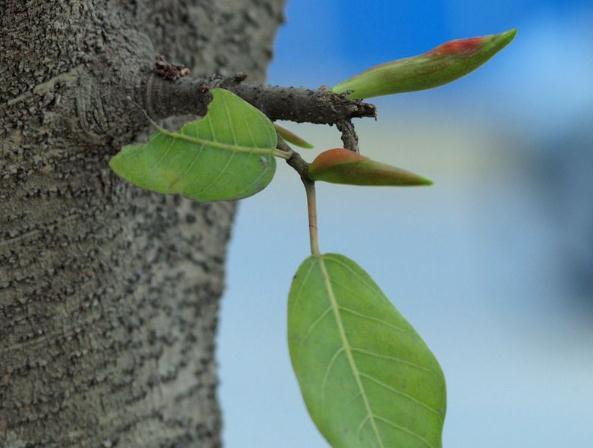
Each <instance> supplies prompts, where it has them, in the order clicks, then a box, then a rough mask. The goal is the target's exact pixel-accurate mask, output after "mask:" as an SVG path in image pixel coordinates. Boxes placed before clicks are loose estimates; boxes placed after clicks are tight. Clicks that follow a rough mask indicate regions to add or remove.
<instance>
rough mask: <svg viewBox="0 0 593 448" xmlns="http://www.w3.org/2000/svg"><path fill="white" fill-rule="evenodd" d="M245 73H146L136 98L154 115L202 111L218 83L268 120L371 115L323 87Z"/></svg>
mask: <svg viewBox="0 0 593 448" xmlns="http://www.w3.org/2000/svg"><path fill="white" fill-rule="evenodd" d="M243 79H245V75H235V76H233V77H227V78H222V77H209V78H206V77H204V78H191V77H183V78H180V79H177V80H175V81H173V80H167V79H163V78H161V77H159V76H155V75H152V74H151V75H148V76H147V78H146V79H145V80H144V82H143V83H142V84H141V87H140V90H139V91H138V92H137V96H136V100H137V102H138V103H139V104H141V105H142V106H143V107H144V108H145V109H146V110H147V112H148V113H149V114H150V116H151V117H152V118H154V119H161V118H166V117H169V116H172V115H184V114H196V115H205V114H206V110H207V105H208V103H209V102H210V101H211V100H212V95H211V94H210V89H212V88H214V87H222V88H225V89H228V90H230V91H231V92H233V93H235V94H236V95H238V96H240V97H241V98H243V99H244V100H245V101H247V102H248V103H250V104H252V105H253V106H255V107H257V108H258V109H259V110H261V111H262V112H263V113H264V114H266V115H267V116H268V117H269V118H270V119H271V120H290V121H295V122H298V123H303V122H308V123H316V124H336V123H338V122H343V121H349V120H350V119H352V118H359V117H375V116H376V110H375V106H373V105H372V104H368V103H364V102H362V101H360V100H350V99H348V98H346V96H345V95H342V94H336V93H333V92H331V91H330V90H327V89H318V90H310V89H305V88H295V87H278V86H268V85H261V84H246V83H242V81H243Z"/></svg>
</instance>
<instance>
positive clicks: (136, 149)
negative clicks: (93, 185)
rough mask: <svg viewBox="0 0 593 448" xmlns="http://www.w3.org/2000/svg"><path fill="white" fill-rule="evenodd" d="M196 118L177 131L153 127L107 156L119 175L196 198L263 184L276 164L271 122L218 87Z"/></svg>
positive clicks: (241, 193) (239, 194)
mask: <svg viewBox="0 0 593 448" xmlns="http://www.w3.org/2000/svg"><path fill="white" fill-rule="evenodd" d="M212 96H213V100H212V102H211V103H210V105H209V106H208V113H207V114H206V116H205V117H204V118H202V119H201V120H196V121H192V122H189V123H187V124H185V125H184V126H183V127H182V128H181V129H180V130H179V131H177V132H169V131H166V130H164V129H160V128H159V130H158V132H156V133H155V134H154V135H153V136H152V137H151V138H150V140H149V141H148V143H146V144H143V145H129V146H125V147H124V148H123V149H122V150H121V151H120V152H119V153H118V154H117V155H116V156H115V157H113V158H112V159H111V161H110V166H111V168H112V169H113V170H114V171H115V172H116V173H117V174H118V175H119V176H121V177H122V178H124V179H125V180H127V181H128V182H131V183H133V184H135V185H138V186H139V187H142V188H145V189H147V190H153V191H158V192H159V193H179V194H181V195H183V196H186V197H188V198H191V199H196V200H199V201H202V202H208V201H220V200H227V199H240V198H244V197H247V196H251V195H253V194H255V193H257V192H258V191H260V190H262V189H263V188H265V187H266V186H267V185H268V184H269V183H270V181H271V180H272V177H273V176H274V172H275V170H276V160H275V159H274V152H275V148H276V143H277V135H276V130H275V128H274V125H273V124H272V122H271V121H270V120H269V119H268V118H267V117H266V116H265V115H264V114H263V113H262V112H260V111H259V110H257V109H256V108H255V107H253V106H251V105H250V104H249V103H247V102H245V101H244V100H242V99H241V98H239V97H238V96H236V95H235V94H233V93H231V92H229V91H227V90H224V89H213V90H212Z"/></svg>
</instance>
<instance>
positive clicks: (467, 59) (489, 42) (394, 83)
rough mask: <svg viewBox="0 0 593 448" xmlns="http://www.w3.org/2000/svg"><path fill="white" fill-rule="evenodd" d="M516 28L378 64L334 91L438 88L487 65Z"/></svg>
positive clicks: (357, 93)
mask: <svg viewBox="0 0 593 448" xmlns="http://www.w3.org/2000/svg"><path fill="white" fill-rule="evenodd" d="M516 33H517V32H516V30H514V29H513V30H510V31H506V32H504V33H501V34H492V35H489V36H482V37H473V38H470V39H458V40H452V41H450V42H447V43H445V44H443V45H440V46H439V47H436V48H435V49H433V50H431V51H429V52H427V53H424V54H422V55H420V56H416V57H411V58H406V59H399V60H397V61H393V62H388V63H386V64H382V65H377V66H375V67H373V68H371V69H369V70H367V71H365V72H362V73H361V74H359V75H357V76H355V77H353V78H351V79H349V80H347V81H344V82H342V83H340V84H338V85H337V86H335V87H334V88H333V89H332V91H333V92H335V93H346V94H347V95H348V97H349V98H351V99H361V98H370V97H373V96H381V95H390V94H393V93H401V92H411V91H415V90H424V89H430V88H433V87H437V86H440V85H443V84H446V83H449V82H451V81H454V80H456V79H457V78H460V77H462V76H464V75H466V74H468V73H470V72H471V71H473V70H475V69H476V68H478V67H479V66H480V65H482V64H484V63H485V62H486V61H487V60H488V59H490V58H491V57H492V56H494V55H495V54H496V53H497V52H499V51H500V50H502V49H503V48H504V47H505V46H507V45H508V44H509V43H510V42H511V41H512V40H513V38H514V37H515V34H516Z"/></svg>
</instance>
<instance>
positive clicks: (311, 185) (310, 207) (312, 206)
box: [303, 179, 321, 257]
mask: <svg viewBox="0 0 593 448" xmlns="http://www.w3.org/2000/svg"><path fill="white" fill-rule="evenodd" d="M303 185H304V186H305V192H306V193H307V211H308V215H309V240H310V242H311V255H314V256H316V257H318V256H319V255H321V253H320V252H319V235H318V232H317V200H316V198H315V182H313V181H311V180H304V179H303Z"/></svg>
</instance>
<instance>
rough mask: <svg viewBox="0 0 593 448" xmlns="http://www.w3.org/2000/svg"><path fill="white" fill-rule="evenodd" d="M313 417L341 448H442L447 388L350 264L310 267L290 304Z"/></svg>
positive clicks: (319, 261) (296, 355)
mask: <svg viewBox="0 0 593 448" xmlns="http://www.w3.org/2000/svg"><path fill="white" fill-rule="evenodd" d="M288 343H289V349H290V358H291V361H292V365H293V368H294V370H295V373H296V376H297V379H298V382H299V385H300V387H301V392H302V394H303V397H304V399H305V404H306V405H307V409H308V411H309V413H310V415H311V417H312V419H313V421H314V422H315V424H316V425H317V427H318V429H319V430H320V431H321V433H322V434H323V435H324V436H325V438H326V439H327V441H328V442H329V443H330V445H331V446H332V447H334V448H367V447H368V448H377V447H379V448H392V447H402V448H404V447H405V448H440V447H441V433H442V428H443V423H444V419H445V408H446V388H445V379H444V376H443V373H442V371H441V368H440V366H439V364H438V362H437V360H436V359H435V357H434V355H433V354H432V353H431V352H430V350H429V348H428V347H427V346H426V344H425V343H424V341H423V340H422V339H421V338H420V336H419V335H418V333H416V331H415V330H414V329H413V328H412V326H411V325H410V324H409V323H408V322H407V321H406V320H405V319H404V318H403V316H402V315H401V314H400V313H399V312H398V311H397V310H396V309H395V307H394V306H393V305H392V304H391V302H390V301H389V299H387V297H385V295H384V294H383V292H382V291H381V290H380V289H379V287H378V286H377V285H376V284H375V282H374V281H373V280H372V279H371V278H370V277H369V275H368V274H367V273H366V272H365V271H364V270H363V269H362V268H361V267H360V266H358V265H357V264H356V263H354V262H353V261H352V260H350V259H348V258H346V257H344V256H342V255H337V254H324V255H320V256H311V257H309V258H307V259H306V260H305V261H304V262H303V264H301V266H300V267H299V269H298V271H297V274H296V276H295V278H294V280H293V282H292V286H291V288H290V296H289V301H288Z"/></svg>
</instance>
